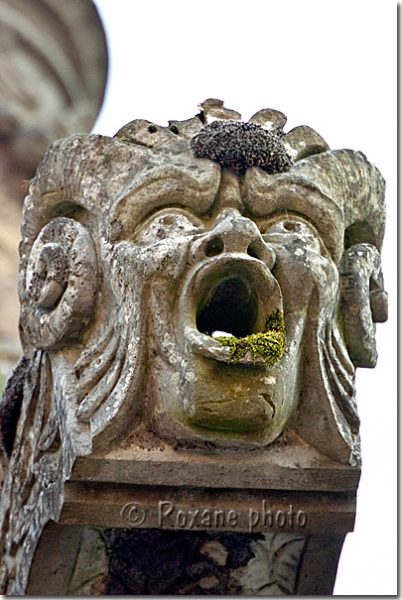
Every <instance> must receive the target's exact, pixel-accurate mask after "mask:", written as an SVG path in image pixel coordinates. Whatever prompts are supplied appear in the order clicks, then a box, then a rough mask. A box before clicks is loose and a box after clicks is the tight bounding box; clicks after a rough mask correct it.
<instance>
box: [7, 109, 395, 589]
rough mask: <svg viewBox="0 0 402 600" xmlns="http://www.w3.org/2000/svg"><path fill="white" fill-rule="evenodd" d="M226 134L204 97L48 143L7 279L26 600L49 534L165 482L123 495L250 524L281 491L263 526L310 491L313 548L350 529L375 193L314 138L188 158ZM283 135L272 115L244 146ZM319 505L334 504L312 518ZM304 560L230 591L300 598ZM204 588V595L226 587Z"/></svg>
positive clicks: (372, 181) (362, 171)
mask: <svg viewBox="0 0 402 600" xmlns="http://www.w3.org/2000/svg"><path fill="white" fill-rule="evenodd" d="M258 115H259V116H258ZM220 119H221V120H222V121H230V122H231V123H232V124H233V127H234V128H236V127H237V126H236V123H238V126H239V127H242V125H241V122H240V121H239V119H240V115H238V113H235V112H234V111H229V110H227V109H225V108H224V107H223V103H222V102H221V101H218V100H208V101H207V102H206V103H204V104H203V105H201V114H200V115H198V116H196V117H194V119H190V120H188V121H184V122H183V123H180V122H174V123H173V122H171V123H170V125H169V127H167V128H163V127H159V126H156V125H154V124H151V123H149V122H147V121H142V120H140V121H133V122H132V123H129V124H128V125H126V126H125V127H123V128H122V129H121V130H120V131H119V132H118V133H117V134H116V136H115V138H113V139H111V138H107V137H103V136H98V135H92V136H91V135H90V136H88V135H75V136H72V137H70V138H68V139H65V140H60V141H58V142H56V143H55V144H53V145H52V146H51V148H50V149H49V151H48V153H47V155H46V157H45V159H44V161H43V162H42V164H41V166H40V168H39V169H38V172H37V175H36V177H35V179H34V180H33V181H32V183H31V187H30V194H29V196H28V197H27V199H26V201H25V206H24V225H23V229H22V236H23V240H22V244H21V248H20V253H21V262H20V279H19V293H20V301H21V331H22V343H23V347H24V352H25V354H26V356H27V357H28V358H29V360H30V361H31V363H30V369H29V372H28V375H27V377H26V380H25V383H24V391H23V401H22V408H21V416H20V418H19V421H18V426H17V431H16V434H15V442H14V446H13V451H12V454H11V457H10V461H9V473H8V477H7V480H6V482H5V486H4V491H3V499H2V508H1V513H0V516H1V525H2V530H1V531H2V534H1V535H2V538H1V539H2V543H3V546H4V551H5V557H6V558H5V560H4V561H3V565H2V569H3V570H2V581H3V584H2V585H3V589H4V590H7V592H8V593H16V594H19V593H23V591H24V589H25V586H26V581H27V577H28V573H29V569H30V564H31V561H32V558H33V555H34V551H35V546H36V544H37V542H38V539H39V537H40V533H41V531H42V528H43V527H44V526H45V525H46V523H47V522H48V521H49V519H53V520H55V521H57V520H58V519H61V521H62V522H64V523H71V524H74V525H77V524H82V525H94V526H99V527H107V526H112V527H116V528H122V527H124V522H122V518H123V517H122V516H121V514H120V512H119V510H120V511H121V510H122V509H123V508H124V506H125V505H123V507H122V506H121V500H122V496H119V494H123V496H124V493H127V491H128V490H129V485H134V486H137V492H138V493H139V494H140V496H141V494H145V496H144V498H145V499H146V498H147V494H148V491H147V489H148V490H149V488H144V489H145V491H144V490H139V489H138V488H139V486H140V485H144V486H160V487H154V490H153V492H152V493H151V491H149V498H148V500H144V499H142V500H141V501H139V500H138V498H137V499H136V500H134V502H137V501H139V502H140V504H141V506H143V507H145V508H148V509H149V510H151V509H152V510H154V509H155V507H158V506H159V502H161V501H163V500H164V498H163V493H164V491H166V486H174V487H175V491H174V492H172V493H173V496H172V498H174V501H175V502H178V498H179V497H180V488H182V493H183V494H184V496H183V498H184V500H183V502H184V504H183V505H180V504H179V503H178V505H177V506H180V507H181V508H180V510H182V511H184V512H185V511H186V510H196V509H197V505H196V504H195V503H194V502H195V501H194V498H198V499H200V498H201V499H202V500H203V501H205V500H206V499H208V498H209V496H208V494H212V496H213V495H214V494H215V496H216V498H218V499H219V501H217V502H218V505H219V507H221V504H219V502H221V503H222V502H225V498H226V499H227V501H228V502H229V500H230V502H233V503H235V502H238V503H239V504H236V506H237V507H238V510H239V511H241V510H243V511H246V512H247V510H250V509H251V510H254V511H255V510H256V506H257V505H256V504H255V503H256V502H257V499H259V500H261V494H264V493H267V494H271V495H270V496H269V497H270V498H271V497H272V498H273V497H274V496H275V494H279V496H275V498H276V501H277V504H276V505H275V506H277V508H276V509H275V510H277V511H281V510H282V508H280V507H281V506H282V505H281V502H282V503H283V502H284V500H283V499H284V498H286V494H287V493H289V494H291V493H292V494H296V496H295V497H297V498H299V500H300V501H301V497H299V496H297V494H307V496H309V502H310V500H311V503H310V504H308V502H307V499H306V498H304V500H303V502H304V501H305V502H307V504H308V506H309V509H308V510H309V511H310V513H311V517H312V519H313V520H312V523H313V524H314V523H315V524H314V526H313V525H311V527H312V528H311V530H308V531H309V535H310V534H311V535H312V536H313V538H314V536H315V535H317V534H319V533H322V534H328V535H329V534H331V535H335V536H336V535H337V534H338V533H339V535H340V538H339V539H343V538H342V535H343V534H344V533H346V532H347V531H350V530H351V528H352V527H353V519H354V493H355V490H356V487H357V482H358V477H359V472H360V470H359V469H360V462H359V461H360V456H359V435H358V429H359V419H358V415H357V410H356V405H355V387H354V375H355V367H356V366H374V364H375V341H374V326H373V323H374V322H375V321H382V320H384V319H385V318H386V295H385V292H384V290H383V282H382V275H381V265H380V251H381V243H382V236H383V231H384V182H383V179H382V177H381V175H380V173H379V172H378V171H377V169H376V168H375V167H374V166H373V165H371V164H370V163H369V162H368V161H367V159H366V158H365V156H364V155H362V154H361V153H358V152H353V151H351V150H338V151H331V150H328V149H327V147H326V144H325V142H324V141H323V140H322V139H321V138H320V137H319V136H318V134H315V133H314V132H312V131H311V130H310V129H309V128H304V129H299V131H298V132H297V135H296V134H295V133H294V132H293V133H292V132H290V133H289V134H283V133H282V134H281V136H280V137H281V139H283V142H284V147H285V148H290V151H289V161H290V159H293V164H292V166H291V167H290V169H289V170H282V171H281V172H276V173H269V172H267V171H264V170H263V169H261V168H259V167H258V166H252V167H250V168H247V169H246V170H245V172H242V171H241V170H240V171H237V170H235V169H233V170H232V169H230V168H227V166H226V162H225V160H226V159H222V158H221V156H222V155H221V154H220V153H219V152H217V153H216V154H214V157H215V158H214V160H211V159H207V158H198V157H197V156H196V155H195V154H196V153H193V150H192V140H193V139H194V136H197V135H198V134H199V133H200V131H202V130H203V128H205V129H206V128H207V127H210V128H211V127H212V125H214V122H216V121H217V120H218V121H219V120H220ZM285 122H286V120H285V118H284V115H282V113H279V112H278V111H273V110H270V109H267V110H265V111H260V113H257V115H256V116H255V118H254V123H253V129H254V128H255V127H256V128H259V127H261V128H263V127H265V128H266V129H268V127H271V128H272V127H274V128H277V129H278V128H281V127H283V126H284V124H285ZM268 124H270V125H268ZM266 129H265V130H264V131H266ZM268 130H270V129H268ZM209 131H212V129H210V130H209ZM294 131H295V130H294ZM303 135H305V140H304V141H305V145H303V144H302V142H303V139H302V138H303ZM215 141H216V143H217V144H218V145H219V143H221V142H220V141H219V137H218V138H217V140H215ZM302 148H304V150H302ZM292 150H293V151H292ZM220 161H223V163H222V162H220ZM362 332H363V333H364V335H362ZM3 402H5V403H8V405H9V404H10V398H9V397H8V396H7V395H6V396H5V398H4V399H3ZM3 430H4V427H3ZM12 433H13V432H12ZM17 474H18V475H17ZM68 479H71V482H70V483H68V484H66V483H65V482H66V481H67V480H68ZM91 481H95V482H98V484H96V483H93V484H91V485H93V486H94V487H91V485H90V484H89V482H91ZM79 482H80V483H79ZM105 482H108V483H107V484H106V483H105ZM97 485H99V486H100V487H96V486H97ZM121 485H123V488H121V487H119V486H121ZM80 486H81V487H80ZM102 486H106V487H102ZM116 486H117V487H116ZM125 487H126V488H127V489H126V491H125V492H124V488H125ZM203 488H205V490H204V492H202V489H203ZM244 488H246V489H247V492H245V491H242V493H241V494H240V491H239V490H241V489H243V490H244ZM80 490H81V492H80ZM82 490H84V494H82ZM330 492H336V493H337V494H338V496H336V497H335V498H334V505H331V502H329V501H328V497H327V499H326V501H323V502H322V503H320V502H321V501H320V496H319V494H324V495H325V494H329V493H330ZM115 493H116V494H117V496H114V494H115ZM202 493H204V496H202ZM133 494H134V491H133ZM175 494H176V495H175ZM177 494H178V495H177ZM186 494H187V496H186ZM199 494H201V496H199ZM237 494H240V497H238V495H237ZM349 494H352V496H351V497H350V496H349ZM272 495H273V496H272ZM212 496H211V497H212ZM310 496H311V497H312V499H311V498H310ZM99 497H102V498H103V500H102V503H103V506H104V511H105V512H104V515H103V516H104V517H105V519H106V520H102V517H101V516H99V515H98V516H97V515H96V510H95V508H94V507H95V506H96V498H98V499H99ZM115 498H117V500H116V501H115ZM141 498H142V496H141ZM262 499H263V498H262ZM147 502H148V504H147ZM169 502H173V500H172V501H171V500H169ZM200 502H201V500H200ZM230 502H229V503H228V504H226V505H225V506H224V508H225V510H226V509H227V510H228V511H230V506H229V504H230ZM242 502H243V504H242ZM343 502H344V503H345V504H343ZM127 503H130V499H128V500H127ZM245 503H250V506H246V504H245ZM314 503H315V504H314ZM291 504H292V503H291ZM307 504H306V505H305V506H307ZM63 505H64V508H63ZM292 506H293V504H292ZM331 506H332V508H331ZM116 507H120V508H116ZM132 508H133V511H131V509H130V510H129V513H130V515H131V516H132V515H134V517H135V518H137V517H138V514H137V512H136V511H138V510H139V508H138V506H137V505H135V506H134V507H132ZM344 509H345V511H346V512H342V511H343V510H344ZM217 510H220V508H218V509H217ZM232 510H234V509H232ZM300 510H302V509H300ZM116 511H117V512H116ZM130 511H131V512H130ZM306 511H307V508H306ZM331 511H332V512H331ZM123 512H124V511H123ZM141 514H142V513H141ZM239 514H240V513H239ZM320 515H321V516H320ZM313 517H314V518H313ZM141 525H142V523H141ZM135 526H136V525H134V527H135ZM151 526H155V527H158V525H157V524H154V522H153V521H152V525H151ZM173 526H174V524H173ZM173 526H172V527H173ZM179 527H180V525H179ZM227 527H230V523H229V525H228V526H227ZM227 527H226V529H227ZM278 527H279V529H280V525H278ZM176 528H177V527H176ZM241 531H244V530H241ZM306 531H307V530H306ZM249 533H250V532H249ZM263 533H264V535H265V534H267V535H268V534H269V536H270V535H274V538H272V537H269V536H268V538H269V539H268V538H266V539H265V541H266V546H264V547H260V546H258V548H257V546H255V547H254V546H253V548H254V550H253V552H254V556H255V559H256V562H258V561H259V564H260V563H261V564H262V563H263V562H264V560H265V558H264V557H268V556H269V554H270V553H271V552H272V551H274V550H273V549H274V547H275V548H276V546H275V544H276V542H277V541H278V539H279V538H278V537H275V536H276V534H278V535H279V534H280V535H282V534H283V535H285V533H286V534H290V533H289V531H286V532H283V531H275V532H263ZM296 533H297V535H299V534H300V532H296ZM341 533H342V535H341ZM116 535H117V534H116ZM292 535H293V534H292ZM301 535H306V533H304V532H302V533H301ZM117 537H118V536H117ZM296 537H297V536H296ZM281 539H282V538H281ZM292 539H293V538H292ZM275 540H276V541H275ZM294 540H295V541H294V543H295V544H296V546H297V548H299V546H300V548H299V549H300V552H302V550H301V547H302V545H303V544H304V542H303V544H302V542H301V538H297V539H296V538H294ZM205 541H206V540H205V539H204V542H205ZM209 541H211V540H209ZM212 541H214V540H212ZM215 541H217V540H215ZM250 543H251V542H250ZM264 543H265V542H264ZM292 543H293V542H292ZM340 543H341V542H340ZM303 547H304V546H303ZM339 550H340V545H339V544H338V545H337V546H336V551H334V555H333V556H335V555H336V557H337V556H338V554H337V553H338V551H339ZM275 551H276V550H275ZM300 556H301V554H300ZM336 559H337V558H336ZM266 560H268V558H266ZM328 560H330V559H328ZM334 560H335V559H334ZM261 561H262V562H261ZM296 563H297V564H296ZM253 564H255V563H253ZM298 565H300V561H296V559H295V564H294V568H293V571H292V569H291V568H290V567H289V569H290V571H292V574H290V572H289V571H286V569H285V571H286V578H287V579H286V580H287V581H288V584H286V585H285V583H283V581H282V579H281V577H282V575H281V573H282V571H281V569H282V567H279V566H278V568H276V567H274V566H272V565H271V563H270V566H269V567H268V566H267V569H266V570H267V571H269V572H271V571H270V570H271V569H273V572H275V574H274V575H272V576H271V575H270V576H269V577H268V578H267V580H266V581H265V580H264V581H259V583H258V582H257V579H255V576H254V575H250V573H252V572H254V571H253V570H252V568H251V567H250V569H251V571H250V573H249V574H247V573H245V574H244V578H243V579H242V583H241V586H240V589H244V590H246V589H247V590H249V593H261V594H265V593H267V595H272V594H274V593H280V591H279V590H280V589H282V592H281V593H292V591H291V590H294V589H295V585H296V584H295V582H296V580H297V577H296V575H297V572H298V571H297V569H298V568H299V566H298ZM222 568H223V567H222ZM259 568H260V567H259ZM317 568H318V567H317ZM253 569H254V567H253ZM331 573H334V571H332V572H331ZM331 577H332V575H331ZM254 580H255V581H254ZM201 581H202V582H203V583H202V584H201V583H200V584H199V585H198V584H197V586H198V587H197V589H200V587H199V586H201V588H202V589H204V590H205V593H210V591H208V590H214V589H215V588H216V586H218V584H219V581H220V579H219V576H218V575H217V574H216V573H205V574H203V575H202V577H201V578H200V582H201ZM281 581H282V583H280V582H281ZM253 582H254V583H253ZM257 583H258V586H257ZM98 584H99V586H102V585H103V584H102V583H101V581H100V580H99V581H98V580H97V583H96V585H98ZM331 585H332V584H331ZM253 586H254V587H253ZM255 586H257V587H255ZM309 586H310V587H309ZM320 586H321V587H320V589H321V590H323V589H326V590H328V589H329V587H330V584H329V583H328V586H327V587H325V585H324V584H322V585H321V584H320ZM78 587H79V586H78ZM78 587H77V589H78ZM313 587H314V586H312V585H311V584H310V583H309V584H306V586H305V589H310V590H311V589H313ZM268 588H269V589H268ZM80 589H81V588H80ZM99 589H100V588H99ZM225 589H226V588H225ZM116 593H120V592H116ZM221 593H226V592H221Z"/></svg>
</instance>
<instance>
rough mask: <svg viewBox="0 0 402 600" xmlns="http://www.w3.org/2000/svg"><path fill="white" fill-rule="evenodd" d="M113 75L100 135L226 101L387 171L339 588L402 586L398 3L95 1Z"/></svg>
mask: <svg viewBox="0 0 402 600" xmlns="http://www.w3.org/2000/svg"><path fill="white" fill-rule="evenodd" d="M95 1H96V4H97V6H98V8H99V11H100V14H101V17H102V19H103V22H104V24H105V28H106V30H107V35H108V38H109V49H110V75H109V83H108V91H107V94H106V100H105V104H104V107H103V110H102V113H101V115H100V117H99V119H98V122H97V124H96V126H95V128H94V132H96V133H101V134H104V135H114V134H115V133H116V132H117V130H118V129H119V128H120V127H121V126H122V125H124V124H125V123H127V122H129V121H131V120H133V119H137V118H142V119H147V120H149V121H152V122H155V123H157V124H159V125H167V121H168V120H184V119H187V118H190V117H192V116H194V115H195V114H196V113H197V112H198V110H197V105H198V104H199V103H200V102H202V101H203V100H205V99H206V98H220V99H221V100H224V101H225V106H226V107H227V108H232V109H235V110H237V111H238V112H240V113H241V114H242V118H243V120H245V121H247V120H248V119H249V118H250V117H251V116H252V115H253V114H254V113H255V112H257V111H258V110H259V109H262V108H274V109H277V110H280V111H282V112H284V113H285V114H286V115H287V117H288V122H287V125H286V126H285V131H289V130H290V129H292V128H293V127H296V126H297V125H309V126H310V127H312V128H313V129H315V130H316V131H317V132H318V133H319V134H320V135H322V137H323V138H324V139H325V140H326V141H327V142H328V144H329V145H330V147H331V148H332V149H339V148H351V149H353V150H362V151H363V152H364V153H365V154H366V155H367V157H368V159H369V160H370V161H372V162H373V163H374V164H375V165H376V166H377V167H378V168H379V169H380V171H381V173H382V174H383V176H384V178H385V180H386V182H387V196H386V200H387V210H388V217H387V219H388V220H387V229H386V236H385V242H384V248H383V267H384V277H385V284H386V289H387V291H388V293H389V299H390V313H389V315H390V316H389V321H388V323H385V324H379V325H378V326H377V349H378V353H379V359H378V365H377V367H376V369H374V370H372V369H359V370H358V373H357V399H358V405H359V413H360V418H361V437H362V455H363V474H362V477H361V482H360V487H359V492H358V505H357V518H356V525H355V531H354V533H352V534H349V535H348V536H347V539H346V542H345V545H344V549H343V552H342V556H341V560H340V563H339V569H338V576H337V581H336V586H335V594H337V595H375V594H379V595H394V594H396V527H397V521H396V519H397V517H396V453H397V448H396V424H397V423H396V401H397V396H396V260H397V248H396V239H397V238H396V236H397V230H396V225H397V223H396V206H397V190H396V166H397V157H396V149H397V146H396V133H397V130H396V59H397V50H396V44H397V41H396V40H397V38H396V10H397V5H396V3H395V2H393V1H392V0H336V1H335V0H325V1H324V0H248V1H247V2H240V1H238V0H212V1H211V0H203V1H202V2H196V1H195V0H95Z"/></svg>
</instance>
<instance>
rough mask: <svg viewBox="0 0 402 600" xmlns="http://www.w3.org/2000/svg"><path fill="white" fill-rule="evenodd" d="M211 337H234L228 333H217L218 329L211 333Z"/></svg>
mask: <svg viewBox="0 0 402 600" xmlns="http://www.w3.org/2000/svg"><path fill="white" fill-rule="evenodd" d="M211 337H213V338H218V337H234V335H233V333H229V332H228V331H219V330H218V329H217V330H216V331H213V332H212V333H211Z"/></svg>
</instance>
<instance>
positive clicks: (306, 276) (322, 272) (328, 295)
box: [273, 247, 338, 319]
mask: <svg viewBox="0 0 402 600" xmlns="http://www.w3.org/2000/svg"><path fill="white" fill-rule="evenodd" d="M275 251H276V253H277V260H276V263H275V267H274V269H273V275H274V276H275V278H276V279H277V281H278V283H279V286H280V288H281V291H282V296H283V304H284V313H285V319H286V316H289V315H291V314H293V313H300V312H304V311H305V310H306V309H307V308H308V306H309V304H310V301H311V295H312V292H313V290H315V289H318V290H319V291H320V298H321V299H322V301H324V300H325V301H327V302H333V300H334V298H335V296H336V293H337V286H338V271H337V269H336V266H335V265H334V263H333V262H332V261H331V260H329V259H327V258H326V257H323V256H321V255H320V254H317V253H316V252H312V251H310V250H308V249H304V248H300V247H296V248H290V249H289V248H283V247H282V248H279V249H277V248H275Z"/></svg>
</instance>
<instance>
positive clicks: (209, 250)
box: [205, 238, 223, 256]
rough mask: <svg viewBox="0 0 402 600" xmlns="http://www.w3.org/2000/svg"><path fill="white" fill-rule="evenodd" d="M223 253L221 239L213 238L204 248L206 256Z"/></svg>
mask: <svg viewBox="0 0 402 600" xmlns="http://www.w3.org/2000/svg"><path fill="white" fill-rule="evenodd" d="M221 252H223V242H222V240H221V238H213V239H212V240H209V242H208V243H207V244H206V246H205V254H206V256H217V255H218V254H221Z"/></svg>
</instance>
